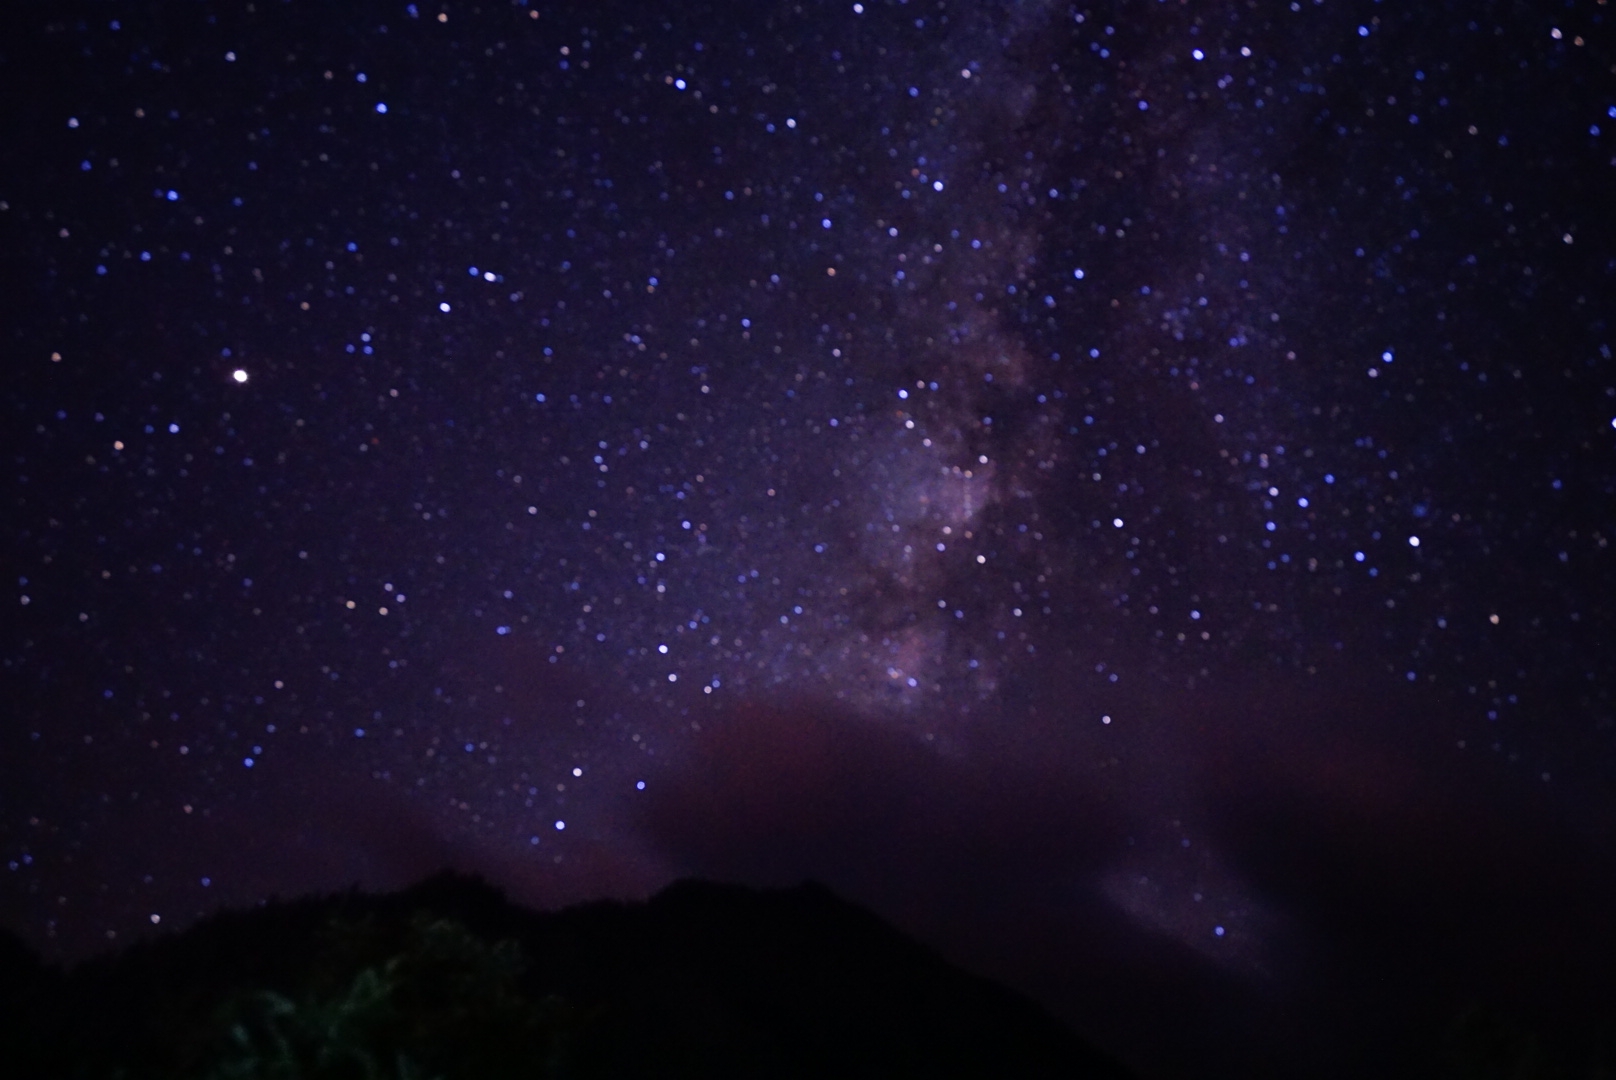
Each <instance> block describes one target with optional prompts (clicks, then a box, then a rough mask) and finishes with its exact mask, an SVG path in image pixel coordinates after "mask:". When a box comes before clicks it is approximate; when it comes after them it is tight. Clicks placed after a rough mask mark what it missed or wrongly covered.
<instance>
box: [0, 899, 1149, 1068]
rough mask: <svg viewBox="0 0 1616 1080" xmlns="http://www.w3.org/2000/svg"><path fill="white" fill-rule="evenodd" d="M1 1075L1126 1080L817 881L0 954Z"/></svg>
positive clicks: (1028, 1006) (197, 932)
mask: <svg viewBox="0 0 1616 1080" xmlns="http://www.w3.org/2000/svg"><path fill="white" fill-rule="evenodd" d="M0 1006H3V1019H0V1044H3V1045H5V1046H6V1047H8V1049H9V1054H8V1057H9V1058H10V1061H11V1062H12V1063H13V1065H14V1066H15V1067H17V1069H18V1071H10V1069H9V1068H8V1074H9V1075H13V1076H24V1077H32V1076H46V1075H49V1076H57V1077H73V1076H85V1077H90V1076H96V1077H103V1076H104V1077H112V1076H116V1077H125V1078H129V1080H136V1078H143V1077H159V1076H161V1077H164V1078H185V1077H195V1078H198V1080H201V1078H221V1080H222V1078H225V1077H231V1078H249V1077H251V1078H259V1077H262V1078H269V1077H275V1078H288V1080H289V1078H292V1077H320V1078H325V1077H330V1078H333V1080H335V1078H339V1077H340V1078H348V1077H353V1078H360V1077H364V1078H380V1077H388V1078H397V1080H406V1078H409V1080H414V1078H422V1080H424V1078H428V1077H443V1078H445V1080H448V1078H454V1077H461V1076H464V1077H473V1076H475V1077H478V1078H496V1077H504V1076H511V1077H516V1076H521V1077H531V1078H542V1077H558V1078H559V1077H579V1078H588V1077H618V1076H636V1077H684V1076H690V1077H695V1076H701V1077H704V1078H719V1077H831V1076H834V1077H908V1076H914V1077H921V1076H926V1077H936V1076H984V1077H986V1076H994V1077H1002V1076H1016V1077H1068V1078H1082V1080H1089V1078H1093V1080H1111V1078H1122V1077H1126V1076H1129V1075H1130V1074H1129V1073H1128V1072H1127V1071H1126V1070H1125V1069H1123V1068H1121V1067H1120V1066H1118V1065H1117V1064H1115V1063H1113V1062H1112V1061H1110V1060H1109V1059H1107V1058H1106V1057H1105V1056H1104V1055H1102V1054H1101V1053H1100V1052H1098V1051H1096V1050H1095V1049H1093V1048H1091V1047H1089V1046H1088V1045H1086V1044H1085V1043H1083V1042H1081V1041H1080V1040H1079V1039H1078V1038H1077V1037H1076V1036H1075V1035H1073V1034H1071V1033H1070V1032H1069V1031H1067V1030H1066V1029H1065V1028H1064V1027H1063V1026H1062V1025H1061V1024H1060V1023H1058V1022H1057V1021H1055V1020H1054V1019H1053V1018H1051V1017H1050V1016H1048V1015H1047V1014H1046V1013H1044V1012H1043V1011H1042V1010H1041V1009H1040V1008H1039V1007H1038V1006H1036V1005H1035V1004H1033V1003H1032V1002H1031V1001H1029V1000H1027V999H1025V998H1023V997H1021V996H1020V995H1018V994H1016V993H1014V992H1012V991H1010V990H1007V989H1005V988H1003V987H1001V986H999V985H997V984H995V983H992V982H990V981H988V980H986V979H983V978H980V977H977V976H975V975H972V974H970V973H968V972H965V971H963V970H961V969H959V968H957V967H954V966H952V965H951V964H949V963H948V962H946V961H945V960H944V959H943V958H942V957H940V956H939V955H937V954H936V953H934V952H932V951H931V950H929V949H927V948H926V947H924V946H922V945H920V944H918V943H916V942H914V941H912V940H910V939H908V938H906V937H905V936H903V935H902V934H900V933H899V932H898V931H896V930H894V929H893V928H892V927H890V926H889V925H887V924H886V923H884V922H883V921H881V920H880V919H879V918H877V917H876V916H875V915H873V914H871V913H869V912H867V911H865V910H863V909H862V908H859V907H857V906H855V905H852V904H849V903H847V902H846V901H843V900H841V899H840V898H838V897H837V896H835V895H834V894H833V893H831V892H830V891H829V890H828V889H825V888H824V887H822V886H819V885H815V884H803V885H800V886H798V887H796V888H791V889H778V890H763V891H759V890H754V889H749V888H744V887H740V886H732V885H720V884H713V883H710V882H703V881H681V882H677V883H675V884H673V885H671V886H669V887H668V888H666V889H664V890H663V891H662V892H660V893H658V894H657V895H655V896H654V897H652V898H651V899H650V900H649V901H646V902H644V903H619V902H596V903H590V904H585V905H582V906H578V907H573V908H568V909H565V910H562V911H558V912H553V913H539V912H533V911H529V910H526V909H523V908H520V907H518V906H515V905H513V904H511V903H510V902H508V901H507V900H506V899H505V897H504V895H503V894H502V893H500V892H499V891H497V890H496V889H494V888H492V887H491V886H489V885H487V884H486V883H484V882H483V881H482V880H480V879H477V878H471V877H465V876H460V875H455V874H449V873H444V874H439V875H437V876H434V877H432V878H429V879H427V880H426V881H423V882H422V883H420V884H419V885H416V886H415V887H413V888H410V889H407V890H403V891H401V892H395V893H389V894H384V895H369V894H363V893H359V892H351V893H346V894H341V895H335V896H327V897H319V898H310V899H302V900H294V901H288V902H272V903H268V904H265V905H263V906H261V907H259V908H257V909H255V910H251V911H246V912H225V913H222V914H218V915H215V916H213V917H211V918H208V919H206V920H204V921H201V922H199V923H197V924H196V925H194V926H192V927H190V928H189V929H187V930H186V931H184V932H183V933H180V934H177V935H175V936H171V937H166V938H160V939H156V940H152V941H148V942H143V943H141V944H139V945H136V946H133V947H131V948H129V949H127V950H125V951H123V952H120V953H117V954H112V955H107V956H103V957H100V958H97V959H94V960H90V961H87V962H85V963H83V964H80V965H78V966H77V967H75V968H73V969H71V970H69V971H66V972H63V971H59V970H56V969H51V968H47V967H45V966H43V965H41V964H40V963H39V962H38V961H37V959H36V958H35V957H34V956H33V955H32V954H31V953H30V952H29V951H28V950H27V949H26V948H24V947H23V946H22V945H21V943H20V942H18V941H17V940H16V939H14V938H10V937H7V938H6V939H5V940H4V941H0Z"/></svg>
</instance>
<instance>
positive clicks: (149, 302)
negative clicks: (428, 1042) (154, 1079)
mask: <svg viewBox="0 0 1616 1080" xmlns="http://www.w3.org/2000/svg"><path fill="white" fill-rule="evenodd" d="M9 25H10V29H9V30H8V31H7V34H6V40H5V42H4V44H3V45H0V96H3V106H0V145H3V146H4V147H5V150H4V153H3V154H0V275H3V277H0V283H3V287H4V291H3V296H4V297H5V300H4V305H3V308H0V311H3V318H0V335H3V336H0V341H3V349H4V356H3V361H4V363H3V376H0V379H3V381H0V387H3V396H0V404H3V407H4V410H5V419H4V424H3V427H0V440H3V442H4V448H5V459H4V468H3V469H0V485H3V487H4V504H3V505H4V515H5V520H6V522H7V528H6V529H5V530H4V542H5V548H4V551H5V556H4V558H5V562H6V567H7V573H8V574H9V576H10V581H11V585H12V594H13V595H12V596H11V597H9V598H6V599H4V602H5V603H9V604H10V605H11V615H10V616H9V617H8V618H7V619H6V620H5V623H4V627H3V633H0V663H3V667H0V680H3V686H4V689H3V699H4V701H5V702H6V706H5V710H4V717H3V722H0V921H3V923H4V925H6V926H7V927H9V928H11V929H13V930H15V931H16V932H17V933H19V934H21V935H22V936H23V937H25V938H26V939H27V940H28V941H30V942H31V943H32V944H34V945H35V946H36V947H38V948H40V949H41V950H42V951H44V952H45V953H46V954H47V955H49V956H51V957H53V958H78V957H83V956H86V955H90V954H93V953H95V952H97V951H102V950H105V949H107V948H109V947H115V946H117V945H120V944H123V943H126V942H128V941H130V940H138V939H141V938H143V937H149V936H151V935H152V934H153V933H160V932H163V931H167V930H170V929H173V928H175V927H183V926H184V925H186V924H187V923H188V922H189V921H191V920H193V919H194V918H196V917H197V916H198V915H199V914H202V913H205V912H208V911H212V910H216V909H218V908H219V907H221V906H243V905H249V904H252V903H254V902H256V901H258V900H260V899H262V898H265V897H269V896H277V895H278V896H289V895H295V894H300V893H303V892H307V891H311V890H325V889H336V888H343V887H346V886H348V885H350V884H353V883H359V884H361V885H364V886H366V887H375V888H391V887H397V886H399V885H402V884H405V883H407V882H409V881H411V880H413V879H415V878H416V877H418V876H420V875H421V874H424V873H426V872H429V871H431V870H433V869H435V868H437V867H440V866H444V865H452V866H457V867H460V868H463V869H468V870H475V871H477V872H480V873H483V874H485V875H487V876H488V877H490V879H491V880H493V881H495V882H496V883H497V884H499V885H501V886H502V887H504V888H505V889H507V890H509V891H510V893H511V894H512V896H513V897H515V898H517V899H519V900H522V901H524V902H528V903H533V904H539V905H557V904H562V903H568V902H574V901H578V900H584V899H589V898H594V897H602V896H614V897H642V896H645V895H647V894H648V893H650V892H652V891H654V890H655V889H657V888H659V887H660V886H662V885H663V884H666V883H667V882H669V881H671V880H673V879H674V878H676V877H679V876H681V875H687V874H700V875H704V876H710V877H718V878H724V879H727V880H738V881H747V882H752V883H756V884H788V883H792V882H795V881H797V880H800V879H801V878H803V877H805V876H812V877H816V878H818V879H820V880H823V881H825V882H826V883H827V884H829V885H831V886H832V887H833V888H835V889H837V890H838V891H839V892H841V893H842V894H843V895H846V896H848V897H849V898H851V899H854V900H856V901H858V902H861V903H865V904H867V905H869V906H871V907H872V908H873V909H875V910H876V911H878V912H880V913H881V914H883V915H884V916H886V917H887V918H889V919H891V920H892V921H894V922H895V923H896V924H897V925H898V926H899V927H901V928H902V929H904V930H906V931H907V932H910V933H913V934H916V935H917V936H919V937H921V938H922V939H924V940H926V941H928V942H930V943H932V944H934V945H936V946H937V947H939V948H941V949H942V950H943V951H944V952H945V953H946V954H947V955H949V956H950V957H952V958H954V959H956V960H958V961H959V962H962V963H965V964H967V965H968V966H970V967H972V968H974V969H975V970H978V971H983V972H985V973H988V974H990V975H993V976H995V977H997V978H1000V979H1003V980H1004V981H1006V982H1008V983H1010V984H1011V985H1013V986H1016V987H1018V988H1020V989H1022V990H1024V991H1025V992H1027V993H1029V994H1031V995H1032V996H1033V997H1034V998H1036V999H1037V1000H1039V1001H1040V1002H1042V1003H1043V1004H1044V1005H1045V1006H1046V1007H1048V1008H1050V1009H1051V1010H1053V1011H1054V1012H1055V1013H1056V1014H1057V1015H1060V1016H1062V1017H1064V1018H1065V1019H1067V1020H1068V1021H1069V1022H1070V1023H1072V1024H1073V1025H1074V1027H1076V1028H1077V1029H1078V1030H1080V1031H1082V1032H1084V1033H1085V1034H1087V1035H1089V1036H1090V1037H1092V1038H1094V1039H1095V1040H1096V1041H1098V1042H1099V1043H1100V1044H1101V1045H1103V1046H1105V1047H1106V1048H1107V1049H1110V1050H1111V1051H1112V1052H1114V1053H1116V1054H1118V1055H1119V1056H1120V1057H1122V1058H1123V1059H1125V1060H1127V1061H1129V1062H1131V1063H1133V1064H1134V1065H1136V1066H1137V1067H1139V1068H1140V1069H1141V1070H1143V1071H1144V1072H1145V1073H1147V1074H1148V1075H1162V1076H1178V1075H1205V1074H1206V1073H1205V1072H1204V1071H1203V1070H1206V1069H1208V1068H1217V1067H1221V1066H1220V1065H1219V1063H1223V1064H1224V1065H1227V1066H1228V1067H1229V1068H1235V1067H1236V1065H1238V1067H1239V1068H1240V1069H1241V1070H1242V1074H1243V1075H1248V1076H1257V1075H1280V1074H1285V1073H1287V1072H1294V1071H1295V1069H1296V1068H1297V1063H1298V1062H1302V1061H1307V1062H1310V1063H1311V1064H1310V1065H1309V1067H1308V1068H1309V1070H1310V1071H1311V1072H1312V1074H1313V1075H1359V1074H1361V1073H1360V1072H1359V1070H1361V1069H1362V1068H1364V1067H1366V1063H1370V1062H1374V1063H1376V1067H1377V1068H1380V1070H1381V1074H1382V1075H1385V1074H1386V1073H1385V1062H1386V1061H1387V1060H1389V1058H1388V1055H1392V1056H1394V1057H1395V1056H1396V1055H1402V1054H1408V1053H1418V1052H1421V1048H1422V1047H1424V1045H1425V1042H1423V1041H1422V1040H1427V1041H1428V1038H1429V1037H1430V1035H1431V1032H1433V1031H1440V1029H1441V1028H1442V1027H1443V1026H1444V1025H1445V1024H1447V1023H1449V1022H1450V1021H1451V1020H1452V1018H1453V1017H1454V1016H1456V1015H1459V1014H1460V1013H1461V1012H1462V1011H1463V1010H1465V1009H1468V1008H1472V1007H1478V1006H1479V1007H1483V1008H1489V1009H1493V1010H1496V1011H1498V1012H1499V1013H1501V1014H1503V1015H1505V1016H1510V1017H1521V1018H1523V1019H1521V1020H1520V1022H1521V1023H1522V1024H1525V1025H1527V1026H1534V1025H1535V1026H1536V1027H1542V1026H1543V1025H1549V1027H1553V1026H1554V1025H1556V1024H1559V1025H1562V1026H1565V1027H1566V1028H1567V1030H1573V1029H1575V1028H1576V1024H1577V1023H1579V1022H1580V1019H1579V1018H1580V1017H1582V1015H1583V1012H1584V1011H1589V1010H1594V1009H1596V1008H1597V1007H1598V1006H1599V1005H1600V1004H1601V1003H1603V1004H1604V1005H1608V1004H1609V1003H1610V1002H1611V1001H1612V1000H1616V982H1613V980H1612V979H1611V977H1610V975H1609V974H1608V972H1609V970H1610V967H1609V966H1608V965H1609V961H1610V960H1611V958H1612V957H1616V930H1613V928H1612V926H1611V924H1610V921H1609V919H1608V917H1606V916H1604V915H1603V914H1602V913H1601V910H1600V907H1599V902H1598V897H1599V896H1600V895H1607V896H1608V891H1607V890H1608V886H1609V883H1610V882H1611V881H1612V880H1616V873H1613V868H1616V859H1613V852H1616V828H1613V826H1616V805H1613V800H1612V798H1611V792H1612V791H1613V790H1616V787H1613V783H1616V732H1613V716H1616V704H1613V701H1612V691H1613V688H1616V686H1613V682H1616V669H1613V666H1612V647H1613V643H1616V603H1613V600H1612V598H1613V597H1616V573H1613V558H1616V555H1613V553H1612V552H1611V550H1610V547H1609V543H1610V538H1611V534H1612V532H1613V530H1616V522H1613V500H1612V497H1613V494H1616V458H1613V454H1616V361H1613V360H1612V357H1611V345H1610V341H1611V328H1610V324H1609V321H1610V317H1611V315H1612V313H1613V311H1616V280H1613V276H1616V235H1613V230H1612V227H1611V220H1612V219H1611V218H1610V216H1609V215H1608V211H1607V210H1606V209H1601V208H1602V207H1605V206H1606V204H1607V203H1608V202H1609V192H1610V191H1611V184H1612V182H1613V181H1616V50H1613V47H1612V46H1613V38H1612V35H1611V32H1610V14H1609V12H1608V11H1607V9H1606V7H1605V5H1604V0H1576V2H1567V3H1541V4H1537V5H1530V4H1504V3H1476V4H1460V3H1419V4H1414V3H1393V2H1389V0H1388V2H1384V3H1377V2H1368V0H1361V2H1348V0H1322V2H1321V0H1296V2H1291V3H1286V2H1283V0H1273V2H1268V0H1264V2H1249V0H1248V2H1240V0H1209V2H1205V3H1202V2H1179V0H1167V2H1163V0H1119V2H1116V3H1112V4H1103V3H1095V4H1085V3H1078V4H1076V5H1073V4H1069V3H1064V2H1062V3H1057V2H1052V0H982V2H980V3H964V2H960V0H949V2H943V0H864V2H862V3H852V2H850V0H826V2H822V3H821V2H809V0H802V2H791V0H781V2H778V3H776V2H772V0H771V2H768V3H757V4H702V3H696V2H690V3H667V2H663V3H657V2H653V0H605V2H599V3H591V4H587V5H585V4H568V3H540V2H532V0H514V2H500V0H485V2H483V3H481V4H475V3H464V2H461V0H454V2H451V3H448V4H440V3H435V2H434V3H425V2H421V3H413V4H400V3H394V2H389V3H374V4H372V3H361V2H355V3H351V4H344V5H335V6H333V5H321V4H314V3H309V2H306V0H290V2H289V0H253V2H250V3H249V2H241V0H231V2H222V0H218V2H215V0H207V2H195V3H178V2H173V3H150V4H140V5H135V4H128V3H124V2H121V0H96V2H70V3H31V4H26V5H23V6H22V7H21V8H20V9H19V12H18V13H17V14H14V15H13V16H11V17H10V19H9ZM1534 1029H1536V1028H1534ZM1355 1055H1356V1056H1355ZM1398 1060H1403V1058H1398ZM1331 1070H1336V1072H1331Z"/></svg>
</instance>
